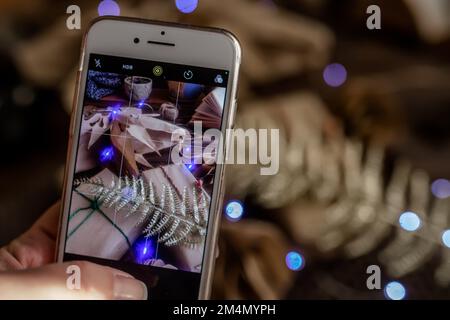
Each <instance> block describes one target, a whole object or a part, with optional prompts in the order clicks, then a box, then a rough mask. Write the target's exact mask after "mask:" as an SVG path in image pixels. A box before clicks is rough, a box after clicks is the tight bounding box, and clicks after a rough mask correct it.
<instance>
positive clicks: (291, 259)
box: [286, 251, 305, 271]
mask: <svg viewBox="0 0 450 320" xmlns="http://www.w3.org/2000/svg"><path fill="white" fill-rule="evenodd" d="M304 261H305V260H304V259H303V256H302V255H301V254H300V253H299V252H297V251H290V252H289V253H288V254H287V255H286V265H287V267H288V268H289V269H290V270H292V271H299V270H301V269H303V267H304Z"/></svg>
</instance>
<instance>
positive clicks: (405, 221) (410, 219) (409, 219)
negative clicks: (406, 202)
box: [398, 211, 421, 231]
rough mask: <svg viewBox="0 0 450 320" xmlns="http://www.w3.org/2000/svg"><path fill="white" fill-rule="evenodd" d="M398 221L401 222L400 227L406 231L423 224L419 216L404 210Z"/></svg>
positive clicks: (414, 229)
mask: <svg viewBox="0 0 450 320" xmlns="http://www.w3.org/2000/svg"><path fill="white" fill-rule="evenodd" d="M398 222H399V223H400V227H402V228H403V229H404V230H406V231H416V230H417V229H419V228H420V225H421V221H420V218H419V216H418V215H417V214H415V213H414V212H411V211H407V212H403V213H402V214H401V215H400V218H399V219H398Z"/></svg>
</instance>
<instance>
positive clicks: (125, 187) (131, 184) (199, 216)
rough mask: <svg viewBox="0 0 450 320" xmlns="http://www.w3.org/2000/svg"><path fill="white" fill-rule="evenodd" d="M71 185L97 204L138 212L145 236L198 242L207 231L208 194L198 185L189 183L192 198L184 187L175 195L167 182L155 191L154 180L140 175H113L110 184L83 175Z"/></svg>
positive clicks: (168, 241)
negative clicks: (180, 192)
mask: <svg viewBox="0 0 450 320" xmlns="http://www.w3.org/2000/svg"><path fill="white" fill-rule="evenodd" d="M74 186H75V187H76V188H77V191H78V192H79V193H81V194H82V195H84V196H86V197H92V198H93V199H92V200H93V201H94V200H96V201H97V202H98V204H99V205H100V207H104V208H113V209H114V211H115V212H116V213H124V214H125V215H126V216H127V217H128V216H130V215H133V214H140V215H141V217H140V219H139V221H138V224H141V223H144V222H145V223H146V226H145V228H144V231H143V233H144V234H145V235H146V236H147V237H151V236H154V235H159V237H158V241H159V242H160V243H162V244H164V245H166V246H173V245H177V244H180V243H184V244H191V245H192V244H197V243H199V242H200V241H201V240H202V239H203V237H204V236H205V234H206V226H207V223H208V211H209V207H208V204H209V202H210V197H209V195H208V194H207V193H206V191H205V190H204V189H202V188H200V187H197V186H193V187H192V198H191V197H190V196H189V192H188V190H189V189H188V188H187V187H185V188H184V189H183V193H182V194H181V195H178V194H177V192H176V190H175V189H174V188H173V187H171V186H170V185H166V184H163V185H162V191H161V193H160V194H159V195H158V194H157V193H156V191H155V186H154V184H153V183H152V182H151V181H149V182H146V181H145V180H144V179H143V178H142V177H141V178H135V177H133V178H129V177H127V176H125V177H123V178H119V179H115V180H114V179H113V181H112V182H111V184H110V185H107V184H105V183H104V182H103V180H102V179H101V178H98V177H94V178H83V179H78V180H75V182H74Z"/></svg>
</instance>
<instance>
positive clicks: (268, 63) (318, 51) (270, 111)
mask: <svg viewBox="0 0 450 320" xmlns="http://www.w3.org/2000/svg"><path fill="white" fill-rule="evenodd" d="M72 4H76V5H78V6H79V7H80V9H81V29H80V30H69V29H68V28H67V27H66V19H67V18H68V17H69V14H67V13H66V9H67V7H68V6H69V5H72ZM370 5H378V6H379V8H380V10H381V29H373V30H371V29H369V28H368V27H367V24H366V22H367V19H368V18H369V17H370V16H371V15H372V14H373V12H372V11H370V12H369V13H367V8H368V7H369V6H370ZM103 14H114V15H124V16H135V17H142V18H149V19H157V20H164V21H176V22H182V23H189V24H195V25H203V26H214V27H221V28H226V29H229V30H230V31H232V32H233V33H235V34H236V35H237V37H238V38H239V39H240V41H241V44H242V47H243V64H242V69H241V70H242V71H241V77H240V85H239V108H238V115H237V127H241V128H268V129H271V128H279V129H280V170H279V173H278V174H277V175H274V176H261V175H259V166H257V165H247V166H244V165H233V166H229V168H228V169H227V180H226V184H227V194H226V197H225V203H224V212H223V214H224V219H223V223H222V227H221V236H220V257H219V259H218V262H217V266H216V272H215V281H214V294H213V296H214V297H215V298H227V299H228V298H237V299H249V298H253V299H268V298H269V299H270V298H274V299H284V298H287V299H449V298H450V231H449V229H450V206H449V204H450V203H449V201H450V198H449V196H450V182H449V180H447V179H450V167H449V166H448V164H449V163H450V73H449V70H450V1H449V0H427V1H424V0H395V1H392V0H391V1H387V0H385V1H375V0H373V1H366V0H340V1H337V0H227V1H219V0H200V1H195V0H177V1H174V0H147V1H139V0H135V1H133V0H132V1H125V0H122V1H112V0H106V1H87V0H85V1H57V2H55V1H50V0H33V1H31V0H22V1H20V2H17V1H12V0H0V57H1V58H0V75H1V77H0V148H1V150H2V152H1V155H2V157H1V159H0V161H1V165H0V245H4V244H6V243H8V242H9V241H10V240H11V239H13V238H14V237H16V236H18V235H19V234H20V233H21V232H23V231H24V230H26V229H27V228H28V227H29V226H30V225H31V224H32V223H33V221H35V219H36V218H37V217H38V216H39V215H40V214H41V213H42V212H43V211H44V210H45V208H47V207H48V206H49V205H51V204H52V203H53V202H55V201H57V199H58V198H59V196H60V193H61V184H62V175H63V168H64V161H65V152H66V138H67V133H68V127H69V113H70V109H71V100H72V97H73V90H74V86H75V70H76V65H77V63H78V59H79V52H80V51H79V50H80V45H81V38H82V34H83V32H84V30H85V28H86V27H87V26H88V23H89V21H90V20H91V19H93V18H95V17H97V16H99V15H103ZM371 265H376V266H379V268H380V270H381V287H380V289H379V290H369V289H368V288H367V283H366V281H367V278H368V277H369V276H370V274H367V272H366V271H367V268H368V267H369V266H371Z"/></svg>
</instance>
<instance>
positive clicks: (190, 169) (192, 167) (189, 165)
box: [187, 163, 195, 171]
mask: <svg viewBox="0 0 450 320" xmlns="http://www.w3.org/2000/svg"><path fill="white" fill-rule="evenodd" d="M187 168H188V169H189V171H194V170H195V165H194V164H193V163H191V164H188V165H187Z"/></svg>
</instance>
